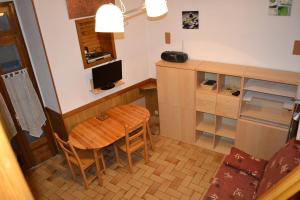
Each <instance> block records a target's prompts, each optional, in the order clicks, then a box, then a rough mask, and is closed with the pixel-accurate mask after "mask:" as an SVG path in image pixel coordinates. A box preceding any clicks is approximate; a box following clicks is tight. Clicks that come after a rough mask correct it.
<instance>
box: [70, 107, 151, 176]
mask: <svg viewBox="0 0 300 200" xmlns="http://www.w3.org/2000/svg"><path fill="white" fill-rule="evenodd" d="M106 114H107V115H108V116H109V117H108V118H107V119H105V120H103V121H101V120H99V119H97V118H96V117H93V118H90V119H88V120H86V121H83V122H81V123H79V124H78V125H77V126H75V128H73V129H72V130H71V132H70V134H69V142H70V143H71V144H72V145H73V146H75V147H76V148H78V149H84V150H93V151H94V156H95V159H96V167H97V171H98V170H100V166H99V163H98V161H97V157H98V150H99V149H102V148H104V147H107V146H109V145H111V144H113V143H114V142H116V141H118V140H119V139H121V138H123V137H125V125H127V126H128V127H129V128H132V127H135V126H136V125H137V124H139V123H140V122H141V121H144V120H147V121H148V120H149V118H150V113H149V111H148V110H147V109H146V108H144V107H141V106H136V105H121V106H117V107H113V108H111V109H109V110H107V111H106ZM147 133H148V137H149V140H150V143H151V147H152V149H153V145H152V139H151V133H150V128H149V125H148V123H147ZM101 156H103V155H102V154H101ZM103 160H104V159H103ZM103 167H104V169H105V163H103Z"/></svg>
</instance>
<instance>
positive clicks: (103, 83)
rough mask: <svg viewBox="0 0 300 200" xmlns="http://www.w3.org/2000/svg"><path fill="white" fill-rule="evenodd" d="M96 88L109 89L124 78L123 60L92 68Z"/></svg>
mask: <svg viewBox="0 0 300 200" xmlns="http://www.w3.org/2000/svg"><path fill="white" fill-rule="evenodd" d="M92 75H93V84H94V89H98V88H100V89H102V90H108V89H111V88H113V87H115V84H114V83H115V82H117V81H119V80H121V79H122V60H118V61H115V62H111V63H108V64H106V65H102V66H99V67H96V68H93V69H92Z"/></svg>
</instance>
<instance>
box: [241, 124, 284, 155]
mask: <svg viewBox="0 0 300 200" xmlns="http://www.w3.org/2000/svg"><path fill="white" fill-rule="evenodd" d="M287 133H288V129H286V128H280V127H275V126H270V125H266V124H262V123H258V122H253V121H249V120H243V119H239V120H238V125H237V136H236V147H237V148H239V149H241V150H243V151H245V152H247V153H249V154H251V155H254V156H256V157H258V158H263V159H266V160H269V159H270V158H271V157H272V155H274V153H276V152H277V151H278V150H279V149H280V148H281V147H283V146H284V144H285V142H286V139H287Z"/></svg>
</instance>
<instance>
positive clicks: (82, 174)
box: [79, 167, 89, 189]
mask: <svg viewBox="0 0 300 200" xmlns="http://www.w3.org/2000/svg"><path fill="white" fill-rule="evenodd" d="M79 169H80V173H81V176H82V179H83V183H84V187H85V189H88V188H89V183H88V180H87V177H86V175H85V172H84V169H82V167H79Z"/></svg>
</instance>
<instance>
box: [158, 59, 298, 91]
mask: <svg viewBox="0 0 300 200" xmlns="http://www.w3.org/2000/svg"><path fill="white" fill-rule="evenodd" d="M156 66H157V67H169V68H177V69H184V70H193V71H203V72H210V73H216V74H224V75H231V76H239V77H244V78H252V79H260V80H265V81H272V82H278V83H284V84H290V85H299V84H300V73H298V72H292V71H285V70H278V69H268V68H263V67H254V66H247V65H237V64H230V63H221V62H212V61H202V60H188V61H187V62H185V63H172V62H167V61H163V60H160V61H158V62H157V63H156Z"/></svg>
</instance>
